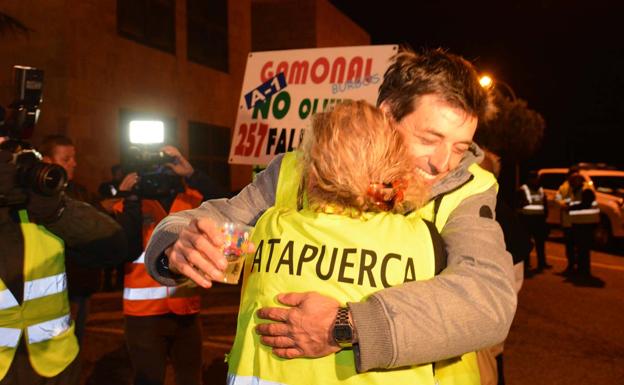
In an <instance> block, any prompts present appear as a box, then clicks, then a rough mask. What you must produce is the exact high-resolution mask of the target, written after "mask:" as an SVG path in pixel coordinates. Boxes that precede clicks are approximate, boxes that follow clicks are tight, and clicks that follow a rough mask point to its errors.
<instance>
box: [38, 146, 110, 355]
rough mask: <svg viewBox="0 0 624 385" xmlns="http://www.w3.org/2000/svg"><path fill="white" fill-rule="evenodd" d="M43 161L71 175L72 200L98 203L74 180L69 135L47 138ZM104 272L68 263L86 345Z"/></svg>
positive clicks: (74, 311)
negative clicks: (92, 304)
mask: <svg viewBox="0 0 624 385" xmlns="http://www.w3.org/2000/svg"><path fill="white" fill-rule="evenodd" d="M40 150H41V154H42V155H43V161H44V162H46V163H52V164H57V165H59V166H61V167H63V168H64V169H65V172H66V173H67V187H66V189H65V193H66V194H67V195H68V196H69V197H70V198H72V199H75V200H78V201H82V202H86V203H89V204H92V205H94V204H95V203H96V202H94V200H93V199H92V198H93V197H92V196H91V194H89V193H88V191H87V189H86V188H85V187H84V186H82V185H81V184H79V183H77V182H76V181H75V180H74V176H75V170H76V166H77V165H78V163H77V162H76V147H75V146H74V143H73V141H72V140H71V139H70V138H68V137H67V136H64V135H60V134H56V135H49V136H46V137H45V138H43V140H42V142H41V146H40ZM100 284H101V269H97V268H89V267H84V266H81V265H80V264H79V263H76V262H74V261H73V260H71V259H70V260H68V261H67V285H68V288H67V289H68V293H69V301H70V304H71V314H72V318H73V319H74V320H75V321H76V337H78V342H79V343H82V340H83V336H84V331H85V327H86V323H87V317H88V316H89V300H90V298H91V296H92V295H93V293H95V292H97V291H98V290H99V289H100Z"/></svg>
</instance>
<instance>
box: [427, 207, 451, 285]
mask: <svg viewBox="0 0 624 385" xmlns="http://www.w3.org/2000/svg"><path fill="white" fill-rule="evenodd" d="M423 222H425V224H426V225H427V228H428V229H429V233H430V234H431V243H432V244H433V257H434V259H435V272H434V274H435V275H438V274H440V273H441V272H442V270H444V269H446V265H447V263H448V261H447V255H446V248H445V247H444V241H443V240H442V236H441V235H440V233H439V232H438V229H437V228H436V227H435V225H434V224H433V223H432V222H430V221H428V220H426V219H423Z"/></svg>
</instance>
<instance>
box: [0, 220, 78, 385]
mask: <svg viewBox="0 0 624 385" xmlns="http://www.w3.org/2000/svg"><path fill="white" fill-rule="evenodd" d="M19 218H20V228H21V231H22V235H23V239H24V259H23V261H24V270H23V271H24V274H23V276H24V298H23V301H22V303H21V304H19V303H18V301H17V300H16V298H15V296H14V295H13V293H11V292H10V291H9V290H8V288H7V287H6V285H5V284H4V282H3V281H2V280H1V279H0V326H1V327H0V347H2V348H1V349H0V380H2V379H3V378H4V376H5V375H6V373H7V372H8V370H9V368H10V366H11V364H12V362H13V358H14V355H15V352H16V351H17V347H18V345H19V341H20V338H21V336H22V335H24V336H25V340H26V349H27V351H28V358H29V361H30V365H31V367H32V368H33V370H34V371H35V372H36V373H37V374H39V375H40V376H42V377H54V376H56V375H57V374H59V373H60V372H62V371H63V370H64V369H65V368H66V367H67V366H68V365H69V364H70V363H71V362H72V361H73V360H74V359H75V358H76V356H77V355H78V341H77V340H76V336H75V335H74V333H73V325H72V322H71V319H70V316H69V300H68V299H67V281H66V274H65V256H64V247H63V242H62V241H61V240H60V239H59V238H57V237H56V236H54V235H53V234H51V233H50V232H48V231H47V230H46V229H45V228H44V227H43V226H38V225H36V224H33V223H30V222H29V221H28V215H27V214H26V212H25V211H23V210H22V211H19Z"/></svg>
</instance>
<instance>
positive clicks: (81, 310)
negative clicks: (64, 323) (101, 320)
mask: <svg viewBox="0 0 624 385" xmlns="http://www.w3.org/2000/svg"><path fill="white" fill-rule="evenodd" d="M90 298H91V295H86V294H80V295H77V294H74V295H70V296H69V306H70V308H71V315H72V318H73V319H74V324H75V329H74V333H75V334H76V338H77V339H78V344H79V345H80V346H82V338H83V337H84V333H85V328H86V326H87V317H88V316H89V299H90Z"/></svg>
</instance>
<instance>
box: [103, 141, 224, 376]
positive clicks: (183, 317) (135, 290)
mask: <svg viewBox="0 0 624 385" xmlns="http://www.w3.org/2000/svg"><path fill="white" fill-rule="evenodd" d="M161 151H163V152H164V153H166V154H167V155H168V156H170V157H172V158H173V159H174V161H173V162H172V163H167V164H166V165H165V167H164V168H162V169H161V170H160V171H159V172H160V173H161V175H166V176H168V180H169V181H170V185H171V186H176V190H177V191H176V192H174V193H171V192H170V191H165V192H164V193H163V194H160V193H159V194H158V195H153V196H147V195H146V194H147V192H146V191H144V190H142V188H141V186H140V185H141V182H140V180H141V176H139V174H138V173H136V172H132V173H129V174H127V175H126V176H125V177H124V178H123V180H122V181H121V183H120V184H119V195H120V196H123V197H125V198H123V200H118V201H117V203H115V204H114V205H113V210H114V212H115V214H116V216H117V218H118V220H119V221H120V223H122V227H124V229H125V231H126V234H127V237H128V239H129V244H130V245H135V244H138V246H139V248H138V249H137V248H136V247H132V246H131V247H130V248H131V253H132V252H134V253H135V254H134V256H135V259H134V261H133V262H132V263H128V264H126V267H125V276H124V291H123V313H124V316H125V320H126V322H125V335H126V343H127V345H128V351H129V353H130V359H131V360H132V365H133V367H134V370H135V375H134V384H135V385H156V384H163V383H164V380H165V369H166V367H167V360H168V359H169V360H170V361H171V363H172V365H173V369H174V372H175V379H176V384H178V385H199V384H200V383H201V367H202V337H201V320H200V316H199V310H200V303H201V298H200V295H199V294H200V293H199V288H198V287H197V286H196V285H192V284H185V285H179V286H176V287H165V286H162V285H161V284H160V283H158V282H156V281H155V280H153V279H152V278H151V277H150V276H149V274H148V273H147V270H146V269H145V265H144V252H143V250H144V247H145V245H146V244H147V241H148V240H149V238H150V236H151V235H152V231H153V229H154V227H155V226H156V224H157V223H158V222H160V221H161V220H162V219H163V218H164V217H166V216H167V214H170V213H175V212H178V211H180V210H188V209H191V208H196V207H198V206H199V205H200V204H201V202H202V201H203V200H205V199H210V198H213V197H215V195H216V196H220V194H221V188H220V187H219V186H218V185H217V184H216V183H215V182H213V181H212V180H211V179H210V178H209V177H208V176H207V175H205V174H203V173H202V172H200V171H197V170H195V169H194V168H193V166H192V165H191V164H190V163H189V162H188V161H187V160H186V159H185V158H184V157H183V156H182V154H180V151H178V149H177V148H175V147H173V146H164V147H163V148H162V149H161ZM159 167H160V166H159ZM159 182H163V179H159ZM136 240H138V242H137V241H136Z"/></svg>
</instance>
